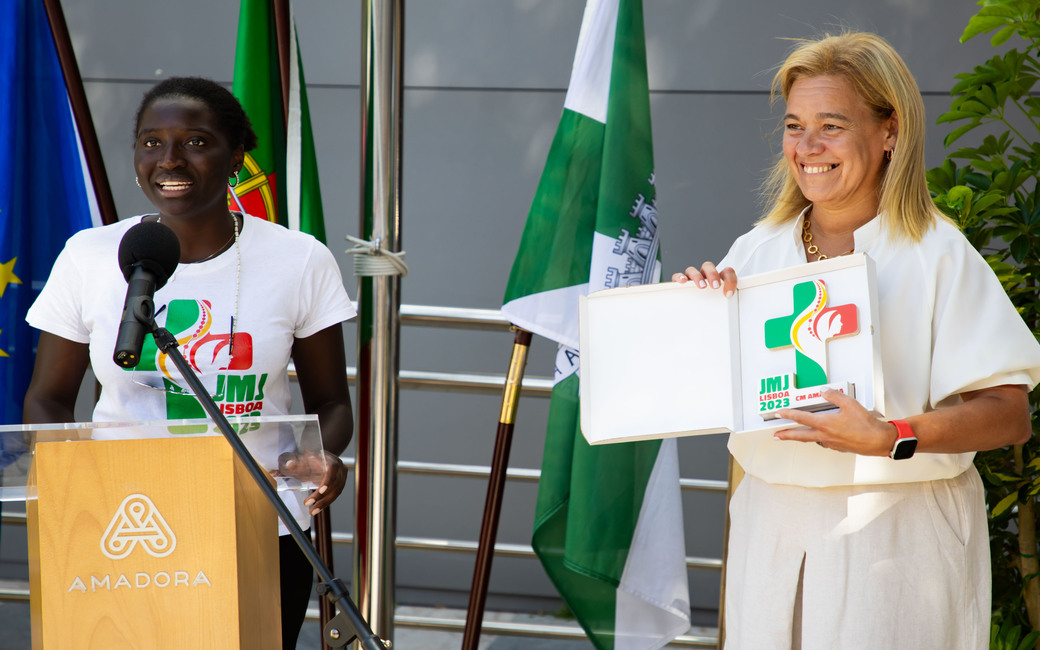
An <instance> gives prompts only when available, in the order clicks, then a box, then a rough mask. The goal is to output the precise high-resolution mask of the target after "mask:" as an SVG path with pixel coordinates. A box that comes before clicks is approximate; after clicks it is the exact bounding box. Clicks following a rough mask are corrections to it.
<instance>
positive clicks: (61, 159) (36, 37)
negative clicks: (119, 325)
mask: <svg viewBox="0 0 1040 650" xmlns="http://www.w3.org/2000/svg"><path fill="white" fill-rule="evenodd" d="M86 179H87V174H86V173H85V164H84V163H83V162H82V158H81V155H80V146H79V136H78V134H77V132H76V127H75V123H74V121H73V116H72V109H71V105H70V104H69V95H68V92H67V90H66V88H65V81H64V79H63V77H62V71H61V65H60V63H59V61H58V53H57V49H56V48H55V45H54V37H53V36H52V35H51V29H50V23H49V22H48V20H47V13H46V11H45V10H44V7H43V2H42V1H41V0H3V1H2V2H0V424H15V423H19V422H21V419H22V400H23V398H24V396H25V390H26V387H27V386H28V384H29V378H30V377H31V375H32V368H33V358H34V354H33V351H34V349H35V347H36V340H35V338H34V330H33V329H32V328H30V327H29V325H28V324H27V323H26V322H25V313H26V311H28V309H29V306H30V305H31V304H32V302H33V300H34V299H35V298H36V296H37V294H38V293H39V291H40V288H41V287H42V286H43V283H44V282H45V281H46V280H47V276H48V275H49V273H50V270H51V266H52V265H53V264H54V259H55V257H57V255H58V253H59V252H60V251H61V249H62V247H63V246H64V244H65V240H66V239H68V237H69V236H70V235H72V234H73V233H74V232H76V231H78V230H81V229H83V228H89V227H90V226H91V225H92V223H96V222H98V221H94V220H92V212H93V213H94V214H96V213H97V209H96V207H92V206H96V202H95V201H94V199H93V192H92V191H90V192H89V193H88V190H87V187H88V183H87V182H86ZM11 451H12V450H8V452H11ZM3 456H4V451H3V450H2V449H0V467H2V466H3Z"/></svg>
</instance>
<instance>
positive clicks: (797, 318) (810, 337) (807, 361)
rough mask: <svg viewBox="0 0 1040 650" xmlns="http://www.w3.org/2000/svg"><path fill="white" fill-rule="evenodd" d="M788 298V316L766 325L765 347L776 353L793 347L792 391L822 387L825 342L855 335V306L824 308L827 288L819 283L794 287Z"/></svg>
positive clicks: (825, 381)
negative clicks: (793, 374) (792, 307)
mask: <svg viewBox="0 0 1040 650" xmlns="http://www.w3.org/2000/svg"><path fill="white" fill-rule="evenodd" d="M792 296H793V303H794V309H793V313H792V314H791V315H789V316H781V317H779V318H771V319H769V320H767V321H766V323H765V342H766V347H767V348H769V349H770V350H779V349H782V348H786V347H789V346H792V345H793V346H794V348H795V355H794V358H795V381H794V383H795V388H809V387H811V386H819V385H822V384H826V383H827V341H829V340H830V339H833V338H838V337H840V336H851V335H853V334H856V333H857V332H859V318H858V312H857V309H856V305H853V304H849V305H838V306H836V307H827V285H826V284H825V283H824V281H823V280H810V281H808V282H800V283H798V284H796V285H795V286H794V289H793V290H792Z"/></svg>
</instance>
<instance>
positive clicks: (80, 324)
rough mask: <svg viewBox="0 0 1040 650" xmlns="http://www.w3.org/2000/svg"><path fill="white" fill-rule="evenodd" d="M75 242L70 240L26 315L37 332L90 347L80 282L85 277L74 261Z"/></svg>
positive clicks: (81, 282)
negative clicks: (86, 344)
mask: <svg viewBox="0 0 1040 650" xmlns="http://www.w3.org/2000/svg"><path fill="white" fill-rule="evenodd" d="M75 250H76V246H75V241H74V240H69V241H68V242H67V243H66V244H65V248H64V249H62V251H61V253H60V254H59V255H58V259H57V260H55V262H54V267H53V268H52V269H51V274H50V276H49V277H48V278H47V282H46V284H44V285H43V289H42V290H41V291H40V295H39V296H38V297H37V298H36V301H35V302H33V304H32V307H30V308H29V311H28V312H27V313H26V315H25V320H26V322H28V323H29V324H30V325H32V326H33V327H35V328H36V329H38V330H43V331H44V332H50V333H51V334H56V335H58V336H60V337H62V338H63V339H68V340H69V341H74V342H76V343H89V342H90V331H89V330H88V328H87V326H86V324H85V323H84V319H83V302H82V298H83V286H82V285H83V279H84V278H85V277H87V274H86V273H85V270H84V269H82V268H80V265H79V264H78V263H77V260H76V257H77V256H76V253H75Z"/></svg>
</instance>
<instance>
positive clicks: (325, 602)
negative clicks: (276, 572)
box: [313, 508, 336, 650]
mask: <svg viewBox="0 0 1040 650" xmlns="http://www.w3.org/2000/svg"><path fill="white" fill-rule="evenodd" d="M313 539H314V550H316V551H317V552H318V557H320V558H321V560H322V562H324V563H325V566H327V567H329V572H330V573H333V574H335V569H333V568H332V515H331V514H329V508H325V509H323V510H322V511H321V512H319V513H318V514H316V515H314V535H313ZM335 615H336V608H335V606H334V605H333V603H332V601H331V600H329V599H328V598H318V621H319V623H320V624H321V629H322V630H324V629H325V626H326V625H327V624H328V622H329V621H331V620H332V618H333V617H334V616H335ZM321 649H322V650H332V646H330V645H329V644H327V643H325V635H324V634H322V639H321Z"/></svg>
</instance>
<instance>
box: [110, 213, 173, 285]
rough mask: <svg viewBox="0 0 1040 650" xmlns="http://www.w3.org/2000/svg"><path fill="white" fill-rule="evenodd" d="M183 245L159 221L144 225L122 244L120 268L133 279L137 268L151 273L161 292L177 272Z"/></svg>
mask: <svg viewBox="0 0 1040 650" xmlns="http://www.w3.org/2000/svg"><path fill="white" fill-rule="evenodd" d="M180 259H181V243H180V241H179V240H178V239H177V235H176V234H175V233H174V232H173V231H172V230H170V228H169V227H168V226H164V225H163V224H161V223H159V222H157V221H142V222H141V223H139V224H137V225H136V226H134V227H133V228H131V229H130V230H127V231H126V234H125V235H123V239H122V241H120V242H119V268H120V270H122V272H123V277H124V278H126V279H127V280H129V279H130V274H131V273H132V272H133V270H134V267H135V266H141V267H142V268H144V269H146V270H148V271H151V272H152V273H154V274H155V276H156V286H155V288H156V289H160V288H161V287H162V286H163V285H165V284H166V281H167V280H168V279H170V276H171V275H173V272H174V271H176V270H177V262H178V261H180Z"/></svg>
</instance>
